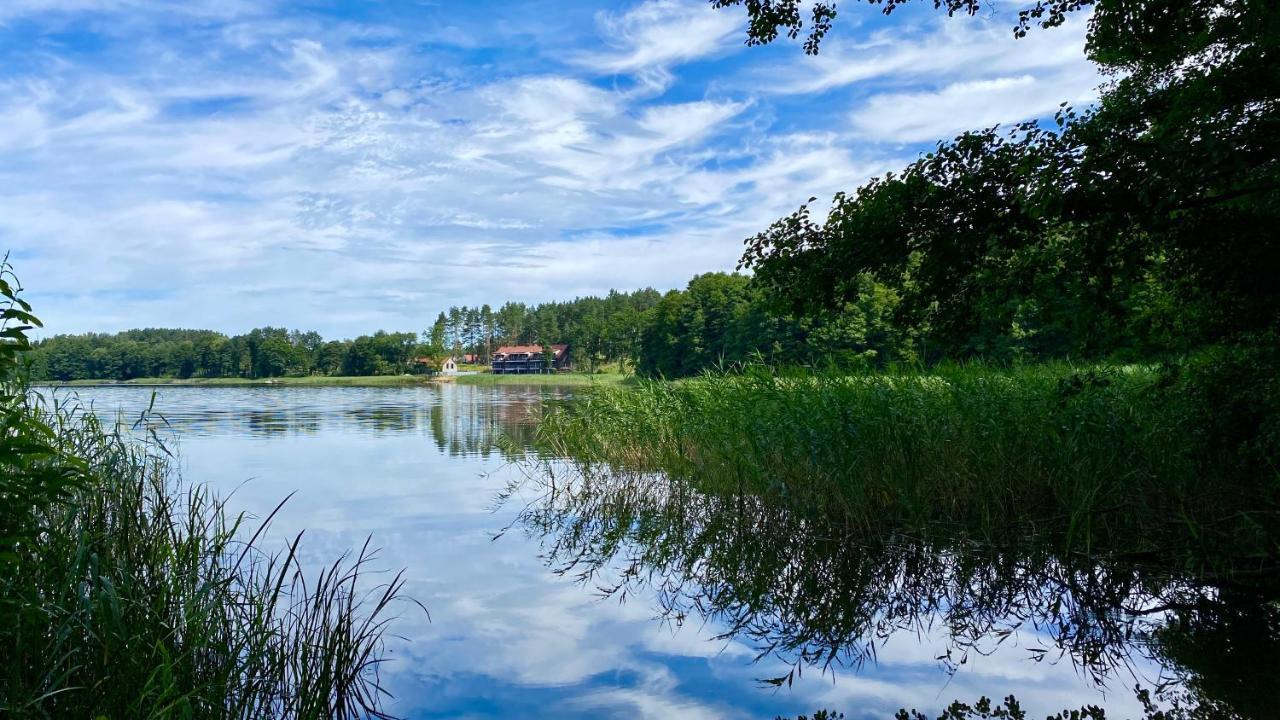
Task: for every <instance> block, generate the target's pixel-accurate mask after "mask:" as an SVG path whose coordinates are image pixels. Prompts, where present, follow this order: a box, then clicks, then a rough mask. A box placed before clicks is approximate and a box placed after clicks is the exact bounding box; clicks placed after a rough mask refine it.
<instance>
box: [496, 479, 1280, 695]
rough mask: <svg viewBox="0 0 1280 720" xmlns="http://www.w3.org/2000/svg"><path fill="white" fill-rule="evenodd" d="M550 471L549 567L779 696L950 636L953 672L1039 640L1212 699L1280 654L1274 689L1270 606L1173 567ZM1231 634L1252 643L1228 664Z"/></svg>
mask: <svg viewBox="0 0 1280 720" xmlns="http://www.w3.org/2000/svg"><path fill="white" fill-rule="evenodd" d="M544 469H546V470H555V471H556V472H546V473H541V474H540V475H539V477H543V478H545V479H544V480H543V481H541V482H542V483H543V484H542V487H541V489H542V490H544V493H543V495H542V496H541V498H540V500H538V501H536V502H534V503H533V504H531V505H530V506H528V507H527V508H526V509H525V510H524V511H523V512H522V513H521V516H520V519H519V523H520V524H522V525H523V526H524V527H526V528H527V529H528V530H529V531H530V532H532V533H533V534H536V535H541V536H543V537H544V542H545V547H546V549H547V560H548V563H549V564H550V565H551V566H552V567H554V568H555V569H556V570H557V571H558V572H560V573H564V574H567V575H570V576H573V577H576V578H577V579H578V580H580V581H582V582H590V583H593V584H595V585H596V586H597V587H599V588H600V590H601V592H602V593H604V594H606V595H610V596H625V595H627V594H629V593H632V592H634V591H635V590H637V589H640V588H647V589H650V590H652V591H654V592H655V593H656V595H657V597H658V602H659V604H660V607H661V610H662V613H663V616H664V617H665V618H667V619H669V620H671V621H674V622H677V623H678V622H683V621H684V620H685V619H686V618H689V617H698V618H700V619H703V620H710V621H713V622H714V623H715V624H716V625H717V626H719V627H721V628H723V632H722V633H721V635H720V639H728V638H739V639H745V640H747V641H749V642H750V643H751V644H752V645H753V646H754V647H755V648H756V649H757V650H758V651H759V657H765V656H775V657H778V658H781V659H783V660H785V661H787V662H789V663H791V664H792V667H793V669H792V671H791V674H788V675H787V676H784V677H782V678H775V679H773V682H786V681H788V680H789V679H790V678H791V675H792V674H794V673H796V672H798V671H802V670H803V669H804V668H806V667H814V666H817V667H821V668H822V669H823V670H824V671H825V670H828V669H832V670H833V669H835V668H836V667H854V668H856V667H858V666H860V665H862V664H863V663H865V662H867V661H868V660H874V658H875V657H876V652H877V648H878V647H880V646H881V645H882V644H883V642H884V641H885V640H887V639H888V638H889V637H891V636H893V635H895V634H897V633H901V632H920V633H935V632H937V633H941V634H942V635H944V636H945V638H946V641H947V644H948V645H947V650H946V652H945V654H944V655H943V656H942V657H941V658H940V660H941V661H942V662H943V663H944V664H946V665H949V666H951V667H955V666H956V665H958V664H959V663H963V662H966V661H970V660H976V657H975V656H976V655H979V654H984V653H989V652H990V651H992V650H993V649H994V648H995V647H996V646H997V645H999V644H1000V643H1002V642H1004V641H1005V639H1006V638H1008V637H1010V636H1012V635H1013V634H1014V633H1019V635H1020V638H1021V640H1023V641H1026V640H1027V639H1029V637H1028V636H1031V637H1033V638H1034V639H1036V641H1037V643H1036V644H1035V645H1033V647H1032V649H1031V650H1030V652H1031V654H1032V656H1033V657H1034V658H1035V659H1043V658H1045V657H1046V656H1052V657H1055V658H1056V657H1067V658H1069V659H1070V660H1071V661H1072V662H1074V663H1076V664H1077V666H1078V667H1079V668H1081V669H1082V670H1083V671H1085V672H1087V673H1089V674H1090V675H1091V676H1092V677H1093V678H1094V679H1095V680H1096V681H1098V682H1103V681H1105V680H1107V679H1109V678H1112V677H1113V676H1115V675H1117V674H1118V673H1119V672H1120V671H1124V670H1127V669H1128V668H1130V667H1131V660H1133V659H1134V657H1135V655H1136V656H1139V657H1151V658H1154V659H1155V660H1157V661H1159V662H1161V663H1162V665H1163V666H1165V667H1166V668H1169V670H1170V675H1171V676H1172V675H1173V674H1174V672H1175V671H1176V669H1177V668H1183V669H1186V670H1192V671H1194V672H1195V673H1196V675H1197V676H1198V677H1200V678H1204V679H1205V680H1206V684H1203V685H1201V686H1199V689H1201V690H1203V691H1206V692H1212V693H1220V692H1221V691H1220V690H1219V689H1218V688H1216V687H1210V685H1209V684H1207V682H1208V680H1209V679H1211V678H1215V677H1217V675H1215V671H1216V672H1217V673H1222V672H1224V671H1225V672H1226V673H1227V675H1224V676H1223V678H1224V679H1225V678H1226V677H1228V676H1229V674H1230V668H1232V667H1233V666H1234V665H1235V663H1236V662H1237V661H1238V660H1240V659H1242V657H1244V656H1247V657H1248V658H1250V660H1249V661H1250V662H1256V661H1260V660H1261V659H1262V658H1268V657H1269V658H1271V660H1270V664H1268V665H1259V666H1258V667H1259V668H1264V667H1265V668H1266V670H1264V671H1262V672H1263V673H1271V674H1272V676H1273V677H1275V676H1276V675H1275V668H1276V665H1275V660H1274V658H1275V657H1276V655H1275V651H1276V650H1277V649H1280V643H1278V642H1277V638H1278V637H1280V632H1277V626H1276V623H1275V615H1276V613H1275V612H1270V614H1269V616H1268V617H1270V618H1271V625H1270V626H1267V625H1266V624H1265V623H1260V622H1259V619H1258V618H1256V617H1254V616H1253V614H1251V612H1250V611H1249V608H1256V607H1259V604H1258V600H1257V598H1254V599H1253V600H1250V601H1248V602H1246V603H1244V604H1243V605H1240V604H1237V603H1236V602H1234V600H1233V599H1232V598H1233V597H1234V596H1232V595H1230V594H1228V593H1226V592H1223V591H1222V590H1221V589H1220V588H1218V589H1214V588H1206V587H1204V586H1202V585H1199V584H1197V583H1196V582H1193V581H1192V580H1191V579H1188V578H1182V577H1179V576H1177V575H1176V574H1175V573H1172V572H1169V570H1168V569H1167V568H1166V569H1162V568H1157V567H1152V566H1144V567H1135V566H1132V565H1128V566H1119V565H1106V564H1102V563H1099V562H1097V561H1096V560H1086V559H1084V558H1062V557H1057V556H1055V555H1053V554H1052V553H1049V552H1047V551H1045V550H1044V549H1043V548H1040V547H1037V546H1036V545H1035V544H1034V543H1032V542H1027V543H1024V544H1022V545H1017V546H1007V547H1002V548H991V547H985V548H983V547H978V546H975V545H972V544H968V543H966V542H965V541H964V540H963V539H960V538H957V539H954V540H953V541H951V542H940V541H937V540H931V541H929V542H925V541H920V540H916V539H913V538H909V537H901V536H889V537H881V536H877V537H874V538H872V537H868V536H867V535H866V534H865V533H864V532H860V531H859V530H856V529H854V527H852V526H850V525H848V524H846V523H844V522H842V521H841V518H840V516H839V514H838V513H836V512H830V511H826V510H821V511H819V510H806V511H804V512H801V511H797V510H796V509H794V508H791V507H787V505H786V504H784V503H782V502H779V501H776V499H770V500H766V499H763V498H761V497H759V496H756V495H747V494H732V493H725V494H716V495H712V494H704V493H701V492H698V491H697V490H695V489H694V488H692V487H691V486H690V485H689V484H687V483H682V482H678V481H672V480H668V479H666V478H664V477H658V476H653V475H641V474H637V473H620V472H616V471H612V470H609V469H607V468H603V467H585V468H584V467H576V468H575V467H570V468H568V469H567V470H568V471H567V472H566V468H564V467H562V466H556V467H549V466H548V467H546V468H544ZM1270 597H1272V598H1274V597H1276V596H1275V595H1274V594H1272V595H1270ZM1233 623H1241V625H1240V626H1239V627H1234V626H1233V625H1232V624H1233ZM1029 631H1033V632H1029ZM1224 633H1225V636H1226V637H1230V638H1236V637H1237V635H1240V636H1241V638H1240V641H1241V642H1243V643H1244V644H1242V645H1231V646H1230V647H1232V648H1236V650H1234V651H1231V650H1222V649H1221V648H1222V647H1223V646H1222V645H1221V643H1222V642H1224V639H1225V638H1224V635H1223V634H1224ZM1233 642H1235V641H1234V640H1233ZM1209 648H1219V649H1216V650H1212V651H1209V650H1208V649H1209ZM1233 653H1234V654H1233ZM1171 660H1176V663H1175V662H1171ZM1214 682H1218V681H1216V680H1214ZM1250 682H1251V681H1250ZM1193 687H1195V686H1194V684H1193ZM1261 687H1264V685H1261V684H1258V685H1254V688H1255V689H1258V688H1261ZM1268 689H1269V688H1268ZM1232 697H1233V698H1234V697H1237V696H1236V695H1232ZM1240 697H1245V696H1243V695H1241V696H1240ZM1239 705H1240V708H1241V710H1245V708H1247V707H1251V706H1248V705H1246V704H1243V703H1239Z"/></svg>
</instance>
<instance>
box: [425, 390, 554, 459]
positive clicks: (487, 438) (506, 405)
mask: <svg viewBox="0 0 1280 720" xmlns="http://www.w3.org/2000/svg"><path fill="white" fill-rule="evenodd" d="M563 397H564V394H563V393H561V392H558V391H555V390H532V391H517V390H512V389H509V388H496V389H495V388H483V387H472V386H466V385H454V386H451V387H449V388H448V389H447V390H445V391H444V392H442V393H441V395H440V402H439V404H437V405H435V406H433V407H432V408H431V412H430V419H431V436H432V438H433V439H434V440H435V443H436V447H438V448H439V449H440V451H441V452H444V453H448V454H449V455H451V456H472V455H478V456H481V457H484V458H488V457H490V456H491V455H493V454H494V453H498V454H499V455H500V456H501V457H505V458H508V459H514V458H516V457H519V456H521V455H523V453H524V451H526V450H528V449H529V448H530V447H532V445H533V439H534V430H535V428H536V425H537V419H538V416H539V415H540V414H541V412H542V409H543V407H544V405H545V404H546V403H548V402H556V401H559V400H560V399H562V398H563Z"/></svg>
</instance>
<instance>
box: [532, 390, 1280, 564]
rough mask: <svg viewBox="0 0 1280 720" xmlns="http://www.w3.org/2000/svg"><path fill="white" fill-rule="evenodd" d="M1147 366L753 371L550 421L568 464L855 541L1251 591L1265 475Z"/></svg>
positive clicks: (549, 431)
mask: <svg viewBox="0 0 1280 720" xmlns="http://www.w3.org/2000/svg"><path fill="white" fill-rule="evenodd" d="M1161 377H1162V376H1161V374H1160V373H1159V372H1157V370H1156V369H1155V368H1143V367H1104V366H1097V367H1091V368H1074V367H1071V366H1068V365H1043V366H1032V367H1025V368H1014V369H1008V368H991V367H985V366H981V365H970V366H954V367H945V368H939V369H936V370H933V371H929V372H924V371H914V370H898V371H893V372H887V373H882V374H872V375H847V374H837V373H786V372H776V371H770V370H767V369H763V368H749V369H747V370H746V371H744V372H741V373H734V374H726V375H708V376H704V377H701V378H696V379H692V380H687V381H681V382H676V383H667V382H647V383H642V384H639V385H638V386H636V387H635V388H631V389H603V390H600V391H597V392H594V393H592V394H590V395H589V396H586V397H584V398H582V399H581V400H580V401H579V402H577V403H575V404H573V405H572V406H569V407H565V408H562V409H560V410H559V411H558V412H555V413H552V414H551V415H550V416H549V417H547V418H546V419H545V421H544V422H543V424H542V425H541V427H540V429H539V434H540V442H541V443H542V444H543V445H544V446H545V447H546V448H547V449H548V450H550V451H551V452H552V453H553V454H555V455H560V456H565V457H572V458H575V459H577V460H578V461H579V462H583V463H608V464H612V465H615V466H619V467H627V468H631V469H641V470H656V471H661V472H664V473H666V474H669V475H672V476H675V477H679V478H684V479H688V480H690V481H693V482H694V483H695V484H696V486H697V487H699V488H700V489H702V490H703V491H705V492H717V491H734V492H737V491H742V490H746V491H749V492H756V493H767V494H770V495H772V496H775V497H782V498H787V499H789V500H791V501H793V502H794V504H795V505H796V506H797V507H810V508H824V509H826V510H828V511H837V512H838V513H839V514H840V516H841V517H842V518H843V519H844V521H845V522H846V523H848V524H849V525H850V526H851V527H852V528H855V529H857V530H858V531H859V532H862V533H866V534H872V535H874V534H886V533H904V532H905V533H909V534H914V535H917V536H921V537H940V536H945V537H947V538H957V537H959V538H969V539H970V540H973V541H981V542H986V543H995V544H998V543H1000V542H1002V541H1004V540H1007V539H1009V538H1010V537H1015V536H1016V537H1017V538H1018V539H1019V540H1021V539H1022V538H1025V537H1027V536H1029V535H1034V536H1039V537H1042V538H1044V539H1045V540H1046V541H1048V542H1051V543H1052V545H1053V547H1054V549H1055V550H1057V551H1062V552H1073V553H1084V554H1092V553H1105V554H1108V555H1111V556H1125V557H1127V558H1129V559H1131V560H1133V561H1138V562H1140V561H1145V560H1150V561H1153V562H1160V563H1169V562H1172V563H1174V564H1183V565H1185V566H1186V567H1184V568H1182V569H1184V570H1187V571H1191V572H1196V573H1202V574H1204V575H1206V576H1208V575H1231V576H1232V577H1246V576H1259V577H1261V576H1265V575H1267V574H1268V573H1270V572H1271V571H1273V570H1275V569H1276V566H1277V558H1280V513H1278V512H1277V508H1278V507H1280V491H1278V483H1277V481H1276V478H1275V476H1274V475H1270V476H1269V475H1267V474H1266V473H1265V472H1263V473H1248V472H1239V471H1238V468H1237V467H1236V466H1232V465H1230V464H1224V463H1221V462H1218V460H1219V458H1218V456H1217V455H1216V454H1215V453H1214V452H1213V449H1212V448H1211V447H1210V446H1209V445H1208V444H1207V443H1206V442H1204V441H1203V440H1202V438H1203V435H1204V434H1203V433H1201V432H1199V431H1198V429H1199V424H1200V417H1201V415H1200V408H1199V407H1198V406H1196V405H1195V404H1194V403H1193V402H1192V400H1191V399H1190V397H1189V396H1188V394H1187V393H1186V392H1184V391H1182V389H1181V388H1177V387H1169V386H1167V384H1165V383H1162V382H1161Z"/></svg>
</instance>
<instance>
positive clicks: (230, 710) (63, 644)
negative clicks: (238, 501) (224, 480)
mask: <svg viewBox="0 0 1280 720" xmlns="http://www.w3.org/2000/svg"><path fill="white" fill-rule="evenodd" d="M22 405H23V407H13V406H11V407H10V408H9V410H10V411H11V412H19V413H25V414H26V415H27V419H28V420H29V421H31V423H30V424H31V425H33V426H36V427H39V426H44V427H45V428H47V429H48V430H49V431H50V432H49V433H47V434H45V435H44V437H45V439H46V440H47V444H46V445H45V446H44V448H43V450H41V455H40V456H39V457H36V456H27V457H24V458H23V464H22V465H21V466H19V465H17V464H6V466H5V470H6V473H7V477H6V478H4V480H5V482H3V483H0V488H3V489H9V488H13V487H16V485H15V483H14V482H13V481H14V479H15V477H16V476H18V475H28V476H29V475H31V474H32V473H33V472H35V468H36V466H38V465H43V466H44V467H45V468H46V469H48V468H49V467H55V466H67V467H71V468H73V470H72V472H69V473H64V474H63V475H64V476H65V477H68V478H70V480H69V481H68V482H67V483H66V484H65V487H64V488H63V489H62V490H61V491H60V492H58V493H56V497H42V498H39V499H38V500H36V499H33V498H35V497H36V496H34V495H32V494H30V493H27V494H26V495H25V498H26V500H25V501H24V500H23V499H22V498H19V497H17V496H14V495H10V496H9V497H8V498H7V500H9V501H10V504H9V505H8V506H7V507H6V509H5V512H6V513H8V514H10V515H12V514H14V513H17V512H19V511H21V512H23V513H26V514H27V516H26V518H25V521H26V522H27V524H28V525H29V526H30V527H31V528H33V531H32V532H31V533H29V534H28V535H27V536H26V537H21V536H18V537H11V538H6V539H7V540H8V541H9V542H8V543H7V551H8V553H9V554H8V555H6V556H5V558H4V562H0V615H2V616H3V617H4V618H5V620H4V622H3V624H0V657H2V658H3V679H2V680H0V717H14V718H64V717H67V718H69V717H78V718H99V717H101V718H265V717H271V718H354V717H388V716H387V715H386V714H385V713H384V712H383V710H382V708H383V706H384V702H383V701H384V699H385V697H386V693H385V691H384V690H383V688H382V687H381V685H380V683H379V676H378V668H379V664H380V663H381V662H382V649H383V636H384V633H385V632H386V630H387V628H388V625H389V623H390V622H391V621H392V620H393V614H392V609H393V605H394V604H395V602H396V600H397V598H398V596H399V593H400V591H401V589H402V587H403V580H402V577H401V576H400V575H395V576H393V577H390V578H387V577H381V576H380V574H379V573H376V572H374V573H371V571H372V570H373V569H374V566H375V565H376V563H377V556H376V552H375V551H374V550H373V549H372V548H371V547H370V546H369V545H368V543H366V544H365V546H364V547H362V548H360V549H359V551H357V552H354V553H353V554H348V555H344V556H343V557H341V558H338V559H337V560H335V561H334V562H333V563H332V564H330V565H329V566H327V567H325V568H323V569H321V570H320V571H319V572H317V573H311V572H307V571H304V569H303V568H302V566H301V564H300V562H299V554H298V553H299V546H300V541H301V535H299V536H297V537H295V538H293V540H292V541H291V542H289V543H287V544H285V545H284V546H283V547H281V548H280V549H278V550H275V551H272V550H268V549H267V548H266V547H265V545H266V541H265V540H264V536H265V535H266V532H265V531H266V530H267V528H268V526H269V525H270V522H271V519H272V517H274V516H275V513H274V512H273V513H272V514H271V516H270V517H267V518H266V519H265V520H264V521H263V522H261V523H258V524H257V525H256V527H250V522H249V519H248V518H247V517H246V516H245V515H243V514H239V513H235V512H233V511H231V510H230V509H229V508H228V506H227V504H226V502H225V500H223V499H220V498H218V497H217V496H215V495H214V494H213V493H212V492H210V490H209V489H208V488H205V487H202V486H198V485H189V484H185V483H183V482H182V481H181V479H180V478H179V477H178V476H177V471H176V466H175V463H174V462H173V459H172V458H171V456H170V455H169V453H168V451H167V450H166V449H165V448H164V445H163V443H161V442H160V439H159V438H157V437H156V436H155V435H154V434H152V435H150V436H149V437H145V438H139V437H138V436H137V433H134V432H132V431H131V430H130V429H129V428H121V427H119V426H118V425H117V426H116V427H110V426H104V424H103V423H102V422H100V421H99V420H98V418H96V417H94V416H92V415H89V414H85V413H83V412H81V411H80V410H79V409H78V408H75V407H74V406H71V405H66V404H57V403H51V404H49V405H45V404H42V403H40V402H38V401H34V400H30V399H28V400H26V401H25V402H22ZM15 438H16V439H19V440H20V439H21V435H17V434H11V435H10V436H9V438H8V439H9V440H14V439H15ZM278 509H279V508H277V510H278ZM379 579H380V581H379Z"/></svg>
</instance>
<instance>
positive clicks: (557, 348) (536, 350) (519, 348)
mask: <svg viewBox="0 0 1280 720" xmlns="http://www.w3.org/2000/svg"><path fill="white" fill-rule="evenodd" d="M567 349H569V346H568V345H564V344H560V345H552V346H551V351H552V352H553V353H554V354H555V357H560V356H561V355H562V354H564V351H565V350H567ZM513 353H529V354H530V355H541V354H542V346H541V345H503V346H502V347H500V348H498V349H497V350H494V351H493V354H494V356H498V355H511V354H513Z"/></svg>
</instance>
